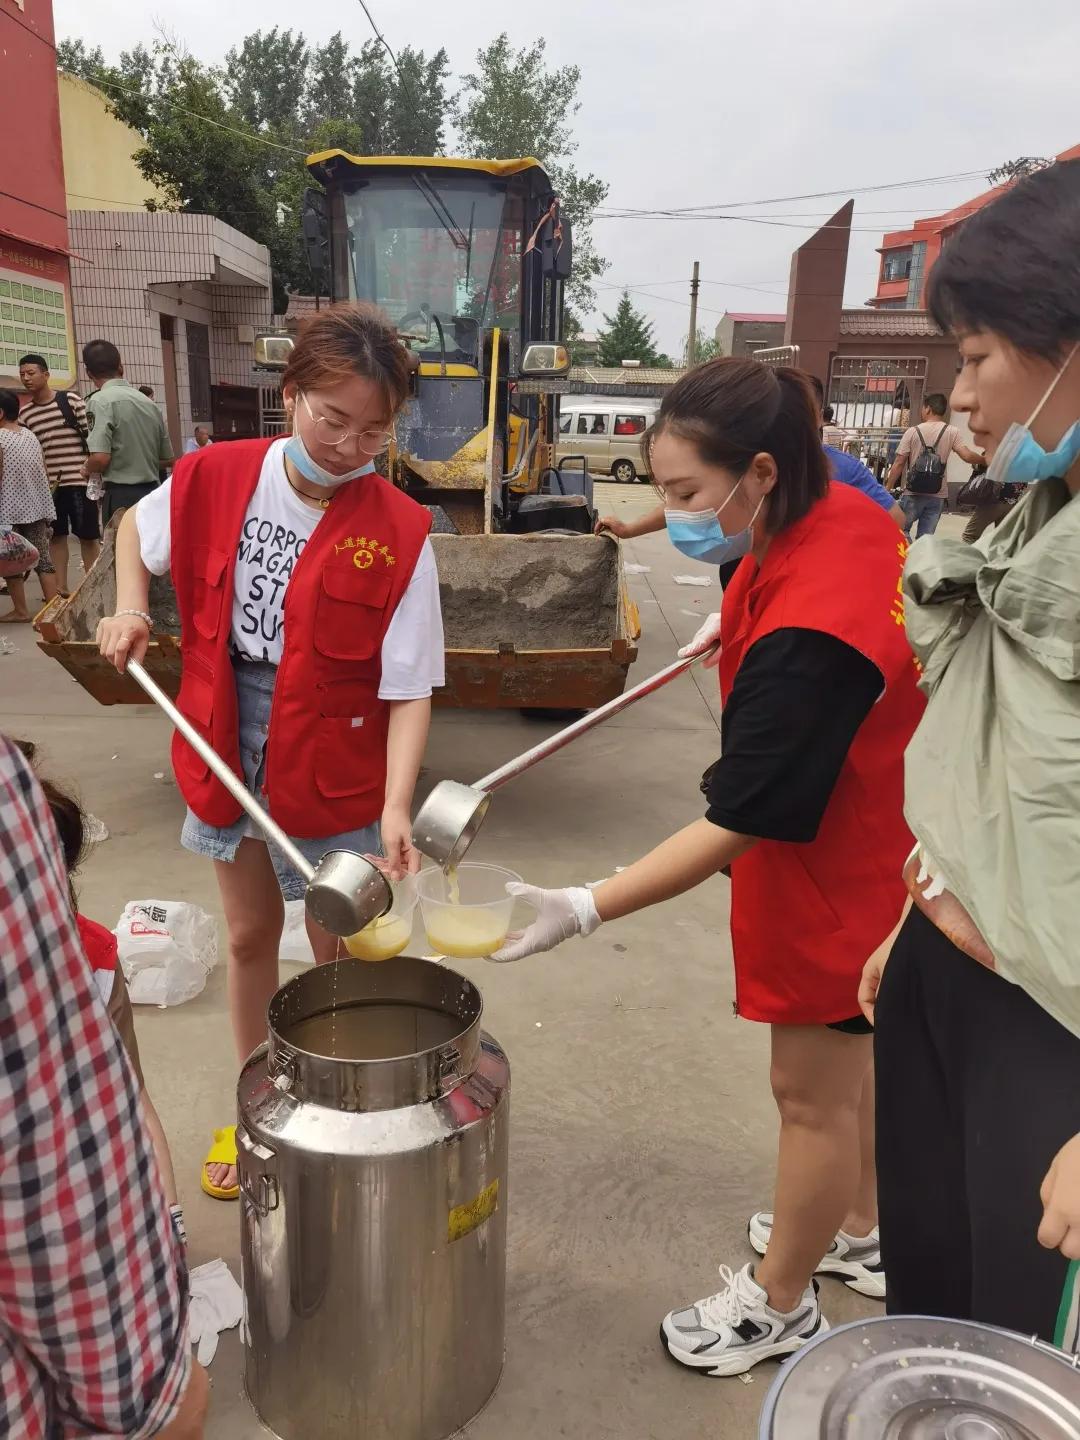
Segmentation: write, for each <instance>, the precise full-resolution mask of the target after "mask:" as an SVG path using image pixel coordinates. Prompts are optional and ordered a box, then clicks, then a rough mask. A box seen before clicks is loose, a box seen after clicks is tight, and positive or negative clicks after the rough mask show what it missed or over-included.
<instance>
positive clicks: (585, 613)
mask: <svg viewBox="0 0 1080 1440" xmlns="http://www.w3.org/2000/svg"><path fill="white" fill-rule="evenodd" d="M431 543H432V546H433V548H434V550H435V557H436V562H437V564H438V570H439V588H440V594H441V600H442V610H443V624H444V628H445V632H446V651H447V655H446V688H445V690H442V691H438V692H437V693H436V695H435V697H434V698H435V703H436V704H439V705H452V706H477V707H481V708H493V707H512V706H520V707H524V708H532V707H571V708H579V709H591V708H592V707H594V706H596V705H601V704H603V703H604V701H606V700H610V699H612V698H613V697H614V696H615V695H618V694H621V692H622V690H623V688H624V687H625V684H626V674H627V670H628V669H629V666H630V664H631V662H632V661H633V659H634V658H635V656H636V654H637V650H636V647H635V645H634V640H635V639H636V625H635V623H634V618H633V616H632V614H631V613H630V612H629V610H628V607H627V603H626V600H625V597H624V594H623V587H622V582H621V574H620V562H619V550H618V546H617V545H615V544H614V543H613V542H612V541H610V540H607V539H602V538H600V537H597V536H591V535H544V534H539V535H530V536H519V535H432V537H431ZM115 608H116V577H115V527H114V526H112V525H110V526H109V527H108V529H107V530H106V532H105V537H104V545H103V549H102V554H101V558H100V559H99V561H98V563H97V564H96V565H95V566H94V568H93V569H92V570H91V571H90V573H89V575H88V576H87V577H86V579H85V580H84V581H83V583H82V585H80V587H79V588H78V590H77V591H76V592H75V594H74V595H73V596H72V597H71V599H70V600H66V601H65V600H61V599H60V598H59V597H58V598H57V599H56V600H54V601H52V602H51V603H50V604H49V605H48V606H47V607H46V609H45V611H44V612H43V613H42V615H41V617H40V619H39V629H40V633H41V641H40V643H41V647H42V649H43V650H44V651H45V652H46V653H47V654H49V655H51V656H53V657H54V658H55V659H56V660H58V661H59V662H60V664H62V665H63V666H64V668H65V669H66V670H68V672H69V673H70V674H71V675H73V676H74V678H75V679H76V680H77V681H78V682H79V684H80V685H82V686H83V688H84V689H86V690H88V691H89V692H90V694H91V695H93V696H94V698H95V699H97V700H98V701H100V702H101V703H102V704H104V705H113V704H124V703H127V704H144V703H145V696H144V695H143V692H142V691H141V690H140V689H139V687H138V686H137V685H136V684H135V682H134V681H133V680H131V679H129V678H128V677H126V676H122V675H118V674H117V672H116V671H115V670H114V669H113V667H112V666H111V665H109V664H108V663H107V662H106V661H105V660H103V659H102V658H101V656H100V655H99V654H98V650H97V645H96V643H95V641H94V635H95V632H96V629H97V623H98V621H99V620H100V619H101V618H102V617H103V616H105V615H111V614H112V613H113V611H114V610H115ZM150 613H151V615H152V616H153V620H154V636H153V639H152V641H151V645H150V648H149V650H148V651H147V655H146V661H145V664H146V668H147V670H148V671H149V672H150V674H151V675H153V677H154V678H155V679H156V680H157V682H158V684H160V685H161V686H162V688H163V689H164V690H166V692H167V693H168V694H170V695H172V696H175V695H176V693H177V690H178V689H179V684H180V673H181V656H180V647H179V639H180V617H179V614H178V611H177V604H176V592H175V591H174V590H173V587H172V582H171V581H170V579H169V577H168V576H167V575H165V576H160V577H157V576H156V577H154V578H153V579H152V581H151V584H150Z"/></svg>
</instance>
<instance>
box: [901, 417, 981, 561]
mask: <svg viewBox="0 0 1080 1440" xmlns="http://www.w3.org/2000/svg"><path fill="white" fill-rule="evenodd" d="M947 408H948V403H947V401H946V399H945V396H944V395H942V394H940V393H939V392H937V391H935V392H934V393H933V394H931V395H927V397H926V399H925V400H924V401H923V407H922V424H921V425H913V426H912V427H911V428H910V429H909V430H905V431H904V435H903V438H902V439H901V441H900V444H899V446H898V448H897V451H896V459H895V460H894V461H893V464H892V468H891V469H890V471H889V478H888V480H887V481H886V484H887V485H888V486H889V488H890V489H891V488H892V487H893V486H894V485H896V484H898V483H899V481H900V478H901V476H904V477H905V486H906V488H905V490H904V494H903V495H902V496H901V498H900V509H901V510H902V511H903V514H904V519H903V522H902V528H903V531H904V534H905V535H907V536H908V538H909V539H910V538H911V529H912V526H915V527H916V538H918V537H919V536H920V535H932V534H933V533H934V531H935V530H936V529H937V527H938V521H939V520H940V519H941V512H942V510H943V509H944V508H945V500H946V497H947V496H948V493H949V486H948V482H947V480H946V478H945V475H946V467H947V465H948V460H949V456H950V455H953V454H956V455H959V456H960V459H961V460H966V461H967V463H968V464H969V465H977V464H978V463H979V461H980V460H981V459H982V456H981V455H980V454H979V452H978V451H977V450H972V449H971V447H970V446H969V445H965V444H964V443H963V441H962V440H961V439H960V432H959V430H958V429H957V428H956V426H955V425H950V424H948V423H947V421H946V419H945V412H946V410H947ZM921 466H931V467H932V469H931V470H928V476H929V478H928V479H925V480H924V479H920V477H919V469H920V467H921ZM933 479H936V480H937V488H936V489H931V488H926V487H927V486H929V485H930V484H931V480H933Z"/></svg>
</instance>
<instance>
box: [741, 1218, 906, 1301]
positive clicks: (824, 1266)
mask: <svg viewBox="0 0 1080 1440" xmlns="http://www.w3.org/2000/svg"><path fill="white" fill-rule="evenodd" d="M772 1226H773V1217H772V1215H771V1214H769V1212H768V1211H767V1210H762V1211H759V1212H758V1214H757V1215H751V1216H750V1223H749V1224H748V1225H747V1227H746V1233H747V1235H748V1236H749V1238H750V1244H751V1245H752V1246H753V1247H754V1249H755V1250H756V1251H757V1253H758V1254H759V1255H764V1254H765V1251H766V1250H767V1249H768V1248H769V1240H770V1239H771V1237H772ZM817 1274H819V1275H839V1276H840V1278H841V1279H842V1280H843V1282H844V1284H845V1285H848V1286H850V1288H851V1289H852V1290H857V1291H858V1293H859V1294H860V1295H868V1296H869V1297H870V1299H871V1300H884V1299H885V1271H884V1270H883V1269H882V1268H881V1239H880V1237H879V1235H878V1228H877V1226H876V1225H875V1226H874V1228H873V1230H871V1231H870V1234H869V1235H867V1236H864V1237H860V1236H858V1235H848V1234H847V1233H846V1232H845V1231H843V1230H841V1231H840V1233H839V1234H838V1235H837V1237H836V1239H835V1240H834V1241H833V1243H832V1245H831V1246H830V1247H829V1251H828V1254H827V1255H825V1256H824V1257H823V1259H822V1261H821V1264H820V1265H819V1266H818V1268H817Z"/></svg>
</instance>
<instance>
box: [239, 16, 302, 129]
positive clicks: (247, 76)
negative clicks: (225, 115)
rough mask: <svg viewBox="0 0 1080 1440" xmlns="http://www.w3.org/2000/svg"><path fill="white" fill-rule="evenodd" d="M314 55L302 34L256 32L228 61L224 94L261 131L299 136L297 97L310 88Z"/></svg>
mask: <svg viewBox="0 0 1080 1440" xmlns="http://www.w3.org/2000/svg"><path fill="white" fill-rule="evenodd" d="M310 58H311V52H310V50H309V49H308V45H307V41H306V40H305V39H304V37H303V36H302V35H299V34H297V35H294V34H293V32H292V31H291V30H279V29H278V28H277V26H276V25H275V26H274V28H273V29H272V30H267V31H266V32H265V33H264V32H263V31H262V30H256V31H255V33H254V34H253V35H248V36H246V37H245V38H244V42H243V44H242V45H241V46H240V48H239V49H236V48H235V47H234V48H233V49H232V50H230V51H229V52H228V54H227V55H226V56H225V68H224V71H223V72H222V89H223V90H224V94H225V98H226V99H227V100H228V102H229V103H230V105H231V106H232V108H233V110H234V111H235V112H236V114H238V115H239V116H240V117H241V118H242V119H243V120H245V121H246V122H247V124H248V125H251V126H252V127H253V128H254V129H255V130H274V131H277V132H279V133H280V134H283V135H291V136H296V135H297V134H298V132H299V130H300V126H299V124H298V123H297V122H298V116H297V96H298V95H299V94H300V93H301V92H302V91H303V89H304V88H305V84H306V81H307V73H308V66H309V63H310Z"/></svg>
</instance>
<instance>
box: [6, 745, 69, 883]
mask: <svg viewBox="0 0 1080 1440" xmlns="http://www.w3.org/2000/svg"><path fill="white" fill-rule="evenodd" d="M12 744H13V745H14V746H15V748H16V749H17V750H19V751H21V753H22V756H23V758H24V759H25V760H26V763H27V764H28V765H30V766H31V768H32V769H33V770H34V773H35V774H36V775H37V745H36V744H35V743H34V741H33V740H13V741H12ZM37 781H38V784H39V785H40V786H41V789H42V791H43V793H44V795H45V800H46V802H47V804H48V806H49V810H50V811H51V813H52V818H53V824H54V825H55V826H56V833H57V835H58V836H59V837H60V849H61V850H62V851H63V854H64V868H65V869H66V870H67V873H68V896H69V898H70V900H71V908H72V910H77V909H78V904H77V902H76V899H75V891H74V888H73V886H72V882H71V877H72V876H73V875H74V873H75V871H76V870H77V869H78V868H79V864H80V862H81V861H82V860H83V859H84V857H85V854H86V815H85V812H84V811H83V808H82V806H81V805H80V804H79V801H78V799H77V798H76V797H75V796H74V795H72V794H71V793H70V792H69V791H67V790H64V789H63V788H62V787H61V786H59V785H57V784H55V783H54V782H53V781H52V780H49V779H48V778H47V777H46V776H44V775H37Z"/></svg>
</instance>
